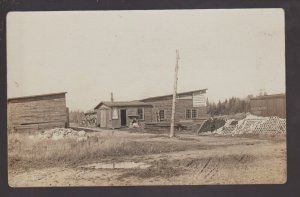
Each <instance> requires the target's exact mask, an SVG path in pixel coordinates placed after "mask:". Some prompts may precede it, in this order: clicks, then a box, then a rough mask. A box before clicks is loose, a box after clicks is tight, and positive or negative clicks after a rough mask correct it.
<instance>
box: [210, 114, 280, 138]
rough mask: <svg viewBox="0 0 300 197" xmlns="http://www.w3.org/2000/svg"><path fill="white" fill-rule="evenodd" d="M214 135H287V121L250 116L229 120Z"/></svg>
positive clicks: (275, 117)
mask: <svg viewBox="0 0 300 197" xmlns="http://www.w3.org/2000/svg"><path fill="white" fill-rule="evenodd" d="M212 134H218V135H232V136H234V135H243V134H256V135H285V134H286V119H282V118H279V117H277V116H274V117H259V116H254V115H248V116H247V117H246V118H244V119H242V120H239V121H237V120H234V119H230V120H227V121H226V123H225V125H224V126H223V127H221V128H219V129H217V130H215V131H214V132H212Z"/></svg>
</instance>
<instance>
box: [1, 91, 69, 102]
mask: <svg viewBox="0 0 300 197" xmlns="http://www.w3.org/2000/svg"><path fill="white" fill-rule="evenodd" d="M66 93H67V92H57V93H49V94H39V95H31V96H22V97H12V98H8V99H7V100H8V101H13V100H22V99H32V98H39V97H48V96H56V95H61V94H66Z"/></svg>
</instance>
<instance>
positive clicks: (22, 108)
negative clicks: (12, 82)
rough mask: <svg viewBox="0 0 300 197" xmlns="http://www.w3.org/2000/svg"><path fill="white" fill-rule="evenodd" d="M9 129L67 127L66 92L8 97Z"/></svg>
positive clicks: (30, 129) (27, 129)
mask: <svg viewBox="0 0 300 197" xmlns="http://www.w3.org/2000/svg"><path fill="white" fill-rule="evenodd" d="M7 111H8V130H9V131H40V130H44V129H51V128H55V127H67V126H68V124H69V118H68V117H69V113H68V108H67V107H66V92H60V93H53V94H43V95H34V96H26V97H17V98H9V99H8V110H7Z"/></svg>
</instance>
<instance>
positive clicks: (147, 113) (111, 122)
mask: <svg viewBox="0 0 300 197" xmlns="http://www.w3.org/2000/svg"><path fill="white" fill-rule="evenodd" d="M114 108H117V110H118V119H112V110H113V108H110V107H107V106H101V107H100V108H99V109H96V112H97V119H98V123H99V124H100V123H101V110H105V111H106V126H105V128H113V129H116V128H120V127H121V112H120V110H121V109H125V110H126V116H127V117H126V125H127V126H128V127H129V126H130V121H131V119H130V118H129V116H130V115H137V114H138V108H143V109H144V120H139V121H140V122H151V121H152V108H151V107H114ZM100 127H103V126H101V124H100Z"/></svg>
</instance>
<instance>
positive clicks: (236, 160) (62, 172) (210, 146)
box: [9, 134, 286, 187]
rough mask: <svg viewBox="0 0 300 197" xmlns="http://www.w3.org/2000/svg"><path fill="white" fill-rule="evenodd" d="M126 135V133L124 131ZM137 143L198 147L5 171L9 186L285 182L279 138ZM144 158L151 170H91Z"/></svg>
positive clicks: (155, 138)
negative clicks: (7, 173)
mask: <svg viewBox="0 0 300 197" xmlns="http://www.w3.org/2000/svg"><path fill="white" fill-rule="evenodd" d="M128 135H129V137H130V134H128ZM134 135H135V139H137V140H139V142H148V143H154V142H155V143H154V145H155V146H158V144H165V143H167V142H168V143H171V144H175V145H176V144H179V143H181V144H183V145H187V146H188V145H190V144H193V145H197V146H195V147H194V146H193V148H191V149H189V148H187V149H186V150H183V151H169V152H164V153H157V154H145V155H130V156H128V155H127V156H122V155H119V156H117V157H116V156H114V157H105V158H97V159H94V160H93V161H90V160H89V161H84V162H80V163H78V164H75V165H72V166H54V167H47V168H36V169H35V168H30V169H26V171H25V170H23V169H14V168H11V169H10V170H9V185H10V186H13V187H19V186H22V187H24V186H25V187H26V186H111V185H174V184H175V185H190V184H193V185H199V184H269V183H278V184H280V183H285V181H286V144H285V139H283V138H280V139H278V138H268V139H255V138H240V137H214V136H194V135H188V134H186V135H181V136H180V138H176V139H169V138H167V137H166V136H163V135H143V134H140V135H141V136H140V137H136V135H137V134H134ZM97 162H101V163H106V164H109V163H112V162H116V163H118V162H136V163H137V162H142V163H144V164H149V166H150V167H149V168H145V169H141V168H129V169H116V168H115V169H113V168H112V169H95V168H87V167H84V165H87V164H91V163H97Z"/></svg>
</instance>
